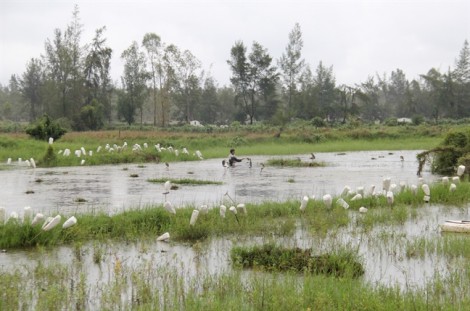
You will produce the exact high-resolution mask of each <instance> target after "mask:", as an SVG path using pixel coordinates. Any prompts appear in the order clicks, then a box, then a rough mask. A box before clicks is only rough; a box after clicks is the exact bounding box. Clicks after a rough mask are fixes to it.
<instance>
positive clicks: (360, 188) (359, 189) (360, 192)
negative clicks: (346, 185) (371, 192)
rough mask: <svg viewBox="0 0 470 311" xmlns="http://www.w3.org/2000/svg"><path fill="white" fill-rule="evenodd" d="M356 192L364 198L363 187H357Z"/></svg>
mask: <svg viewBox="0 0 470 311" xmlns="http://www.w3.org/2000/svg"><path fill="white" fill-rule="evenodd" d="M356 192H357V193H358V194H360V195H361V196H364V187H357V188H356Z"/></svg>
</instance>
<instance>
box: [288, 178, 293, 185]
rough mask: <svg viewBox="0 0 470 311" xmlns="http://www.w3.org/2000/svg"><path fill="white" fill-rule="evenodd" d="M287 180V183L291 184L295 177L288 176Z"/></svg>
mask: <svg viewBox="0 0 470 311" xmlns="http://www.w3.org/2000/svg"><path fill="white" fill-rule="evenodd" d="M287 182H288V183H291V184H292V183H295V179H294V178H289V179H288V180H287Z"/></svg>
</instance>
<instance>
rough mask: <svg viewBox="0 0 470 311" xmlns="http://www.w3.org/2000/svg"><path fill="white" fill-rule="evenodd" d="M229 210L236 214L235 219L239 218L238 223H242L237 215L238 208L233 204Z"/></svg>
mask: <svg viewBox="0 0 470 311" xmlns="http://www.w3.org/2000/svg"><path fill="white" fill-rule="evenodd" d="M228 210H229V211H231V212H232V213H233V214H234V215H235V219H236V220H237V223H238V224H240V221H239V220H238V216H237V208H236V207H235V206H233V205H232V206H230V208H229V209H228Z"/></svg>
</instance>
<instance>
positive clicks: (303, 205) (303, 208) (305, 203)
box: [300, 196, 308, 212]
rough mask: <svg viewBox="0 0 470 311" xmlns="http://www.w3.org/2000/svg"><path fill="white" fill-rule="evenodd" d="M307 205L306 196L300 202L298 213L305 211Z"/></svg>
mask: <svg viewBox="0 0 470 311" xmlns="http://www.w3.org/2000/svg"><path fill="white" fill-rule="evenodd" d="M307 203H308V196H304V197H303V198H302V201H300V211H301V212H303V211H305V208H306V207H307Z"/></svg>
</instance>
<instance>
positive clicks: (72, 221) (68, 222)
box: [62, 216, 77, 229]
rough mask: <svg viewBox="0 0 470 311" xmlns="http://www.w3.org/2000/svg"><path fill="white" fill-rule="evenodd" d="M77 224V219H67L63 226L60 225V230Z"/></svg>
mask: <svg viewBox="0 0 470 311" xmlns="http://www.w3.org/2000/svg"><path fill="white" fill-rule="evenodd" d="M76 224H77V218H76V217H75V216H72V217H70V218H69V219H67V220H66V221H65V222H64V224H63V225H62V229H67V228H70V227H72V226H75V225H76Z"/></svg>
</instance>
